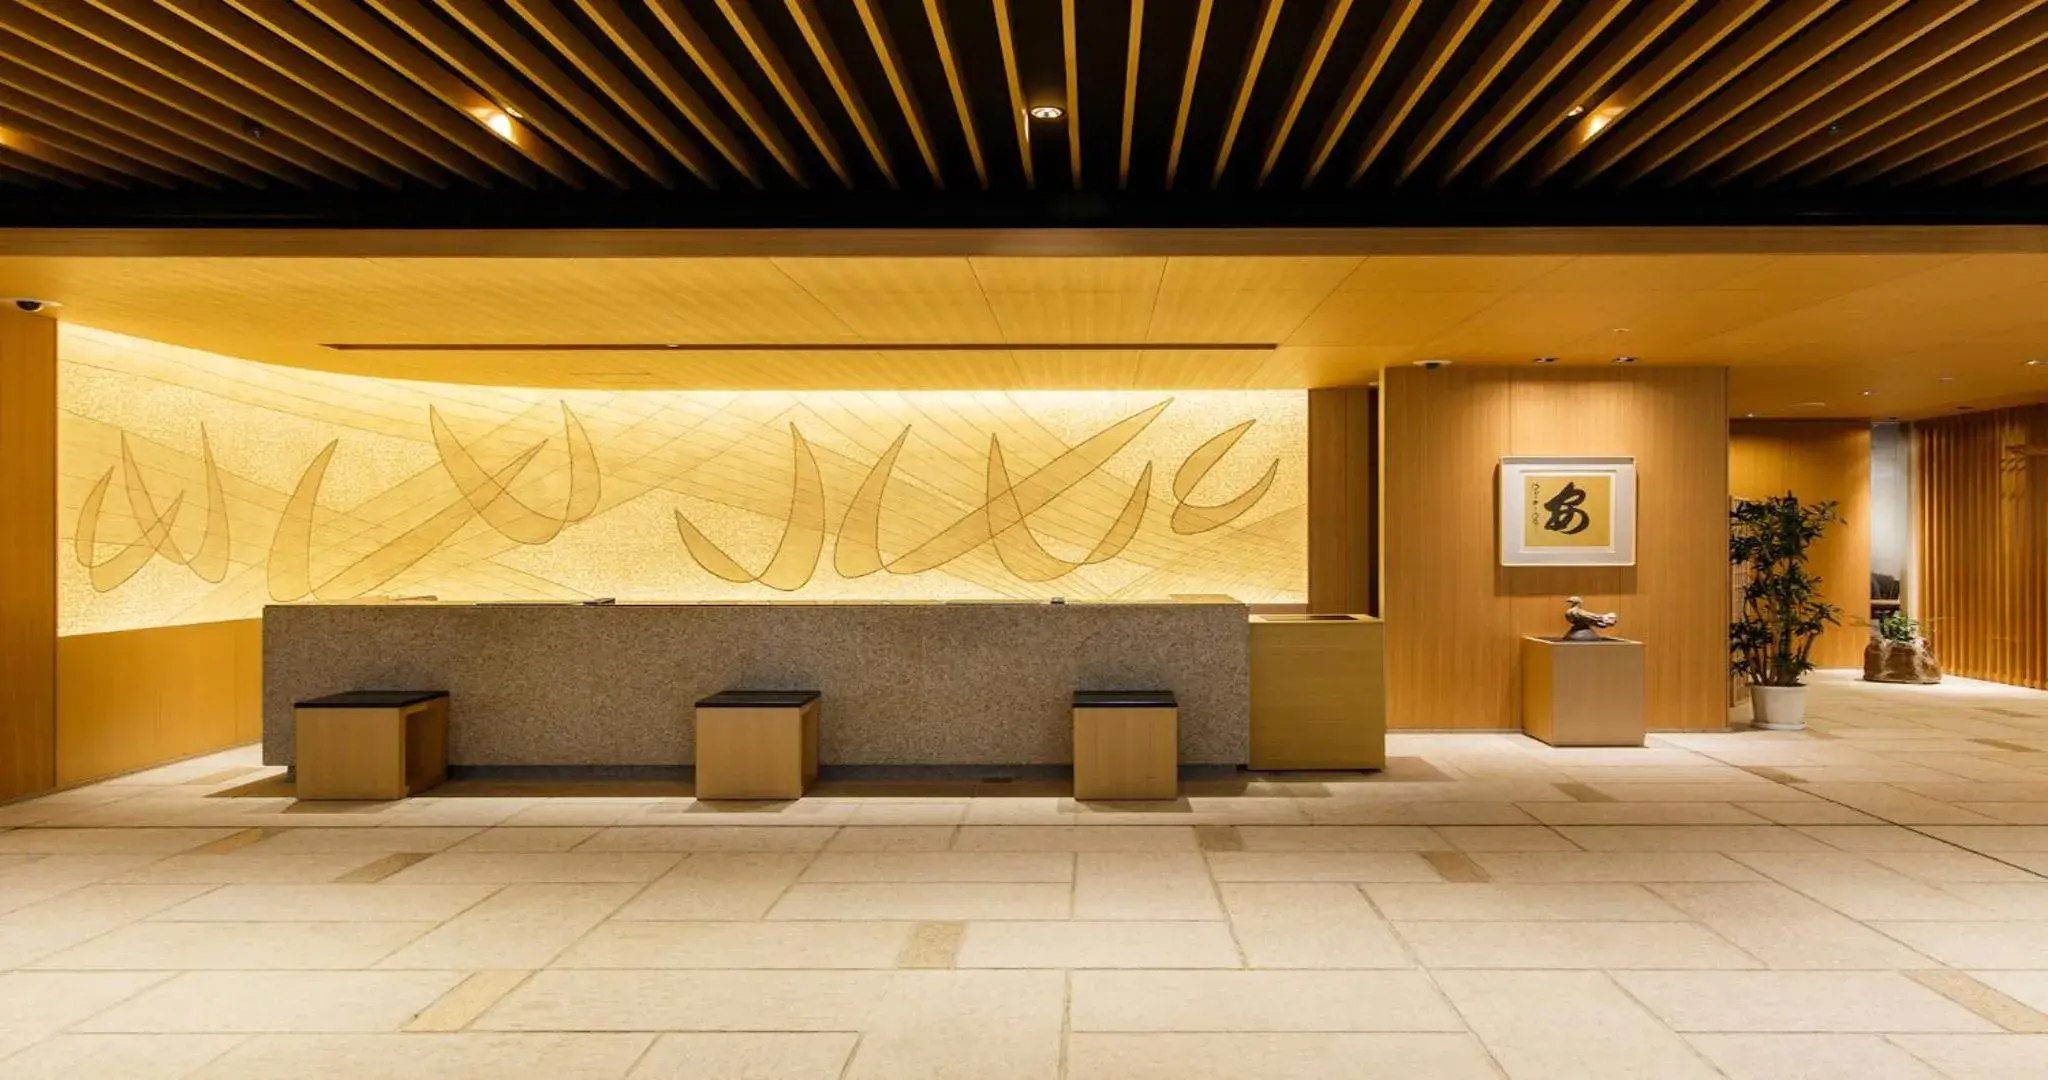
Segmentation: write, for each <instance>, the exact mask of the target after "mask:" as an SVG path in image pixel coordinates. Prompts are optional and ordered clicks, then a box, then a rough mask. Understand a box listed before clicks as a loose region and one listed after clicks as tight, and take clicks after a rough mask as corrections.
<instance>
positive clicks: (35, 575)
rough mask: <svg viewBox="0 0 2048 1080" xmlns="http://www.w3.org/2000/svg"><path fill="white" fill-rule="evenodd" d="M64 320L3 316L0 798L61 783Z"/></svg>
mask: <svg viewBox="0 0 2048 1080" xmlns="http://www.w3.org/2000/svg"><path fill="white" fill-rule="evenodd" d="M56 646H57V323H56V321H55V320H53V319H48V318H44V317H42V316H39V315H28V314H24V313H22V312H19V311H16V310H14V306H13V305H12V304H9V305H6V306H5V308H4V309H0V799H9V798H13V797H15V796H18V795H26V794H29V793H31V792H35V791H41V790H44V789H45V788H48V787H50V786H52V785H53V784H54V783H55V780H54V773H53V760H54V756H55V750H54V745H55V744H54V723H55V716H56V678H57V663H56Z"/></svg>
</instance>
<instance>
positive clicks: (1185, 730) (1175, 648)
mask: <svg viewBox="0 0 2048 1080" xmlns="http://www.w3.org/2000/svg"><path fill="white" fill-rule="evenodd" d="M1248 619H1249V612H1248V610H1247V609H1246V607H1245V606H1244V605H1242V604H1238V603H1235V602H1226V601H1223V600H1221V599H1220V598H1203V599H1200V600H1183V601H1162V602H1158V603H1118V604H1108V603H1104V604H1097V603H1069V604H1036V603H903V604H894V603H844V604H839V603H833V604H803V603H796V604H711V603H704V604H618V605H608V604H607V605H583V604H442V603H388V604H331V605H330V604H306V605H277V606H272V607H269V608H266V609H265V611H264V621H263V759H264V761H265V763H267V764H272V765H289V764H291V762H292V753H293V721H292V704H293V702H295V701H299V700H303V699H307V698H314V697H319V696H322V695H325V694H331V693H335V692H338V691H342V690H351V689H364V688H404V689H434V690H446V691H448V692H449V693H450V695H451V696H452V700H451V707H450V710H449V764H450V765H452V766H456V767H463V766H471V767H475V766H664V765H666V766H675V765H685V764H689V763H690V762H692V761H693V751H694V747H693V746H692V740H691V725H690V723H689V719H690V715H691V705H692V703H693V702H695V701H697V700H698V699H700V698H703V697H707V696H709V695H711V694H713V693H716V692H718V691H720V690H728V689H805V690H818V691H820V692H822V693H823V695H824V718H823V723H822V725H821V734H820V741H821V746H820V756H821V758H822V760H823V761H824V762H825V763H826V764H827V765H828V766H829V765H1038V764H1066V763H1069V762H1071V761H1072V760H1073V758H1072V747H1073V735H1072V722H1071V717H1070V714H1069V711H1068V709H1069V703H1070V701H1071V699H1072V696H1073V693H1074V691H1076V690H1130V689H1166V690H1172V691H1173V692H1174V694H1175V696H1176V697H1177V698H1178V699H1179V702H1180V760H1181V761H1182V762H1183V763H1184V764H1210V765H1238V764H1243V763H1245V762H1246V761H1247V760H1248V758H1249V756H1250V734H1249V730H1250V729H1249V715H1250V679H1251V676H1250V670H1251V661H1250V646H1249V633H1248V625H1249V624H1248Z"/></svg>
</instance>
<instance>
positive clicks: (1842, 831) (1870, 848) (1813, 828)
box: [1798, 825, 1955, 853]
mask: <svg viewBox="0 0 2048 1080" xmlns="http://www.w3.org/2000/svg"><path fill="white" fill-rule="evenodd" d="M1798 831H1799V832H1802V833H1805V834H1806V835H1808V836H1811V837H1813V838H1814V839H1815V840H1818V841H1820V842H1821V843H1823V844H1826V845H1827V846H1829V847H1831V848H1836V849H1838V850H1841V851H1855V852H1866V853H1867V852H1874V851H1891V852H1914V851H1954V850H1955V848H1954V847H1953V846H1951V845H1949V844H1946V843H1944V842H1942V841H1940V840H1937V839H1935V838H1934V837H1931V836H1928V835H1927V834H1925V833H1921V832H1916V831H1914V830H1912V829H1908V828H1905V827H1903V826H1899V825H1807V826H1802V827H1800V828H1799V830H1798Z"/></svg>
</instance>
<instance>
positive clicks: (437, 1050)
mask: <svg viewBox="0 0 2048 1080" xmlns="http://www.w3.org/2000/svg"><path fill="white" fill-rule="evenodd" d="M652 1041H653V1036H651V1035H644V1034H635V1035H586V1034H574V1035H555V1034H518V1035H501V1034H476V1033H461V1034H404V1035H259V1036H256V1037H254V1038H251V1039H250V1040H248V1041H247V1042H245V1043H243V1044H242V1045H240V1046H238V1047H236V1048H235V1049H234V1050H232V1051H230V1052H229V1053H228V1054H226V1055H224V1056H223V1057H221V1058H220V1060H218V1061H216V1062H215V1063H214V1064H213V1065H211V1066H210V1067H208V1068H207V1069H205V1070H204V1071H202V1072H200V1073H199V1074H198V1075H197V1076H196V1077H194V1080H245V1078H247V1077H252V1076H278V1077H286V1076H288V1077H291V1078H292V1080H363V1078H365V1077H386V1076H389V1077H400V1076H411V1077H421V1078H423V1080H457V1078H461V1080H468V1078H470V1077H477V1078H484V1077H491V1078H494V1080H619V1078H620V1077H622V1076H624V1075H625V1074H626V1070H627V1069H629V1068H631V1067H632V1066H633V1062H634V1060H635V1059H637V1058H639V1057H640V1055H641V1054H642V1053H643V1052H644V1051H646V1049H647V1047H648V1044H649V1043H650V1042H652Z"/></svg>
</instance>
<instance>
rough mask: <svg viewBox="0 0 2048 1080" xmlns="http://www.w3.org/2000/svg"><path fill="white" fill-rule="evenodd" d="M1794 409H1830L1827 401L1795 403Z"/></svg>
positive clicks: (1793, 404)
mask: <svg viewBox="0 0 2048 1080" xmlns="http://www.w3.org/2000/svg"><path fill="white" fill-rule="evenodd" d="M1792 407H1793V408H1795V409H1825V408H1827V407H1828V403H1827V402H1825V401H1795V402H1793V403H1792Z"/></svg>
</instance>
